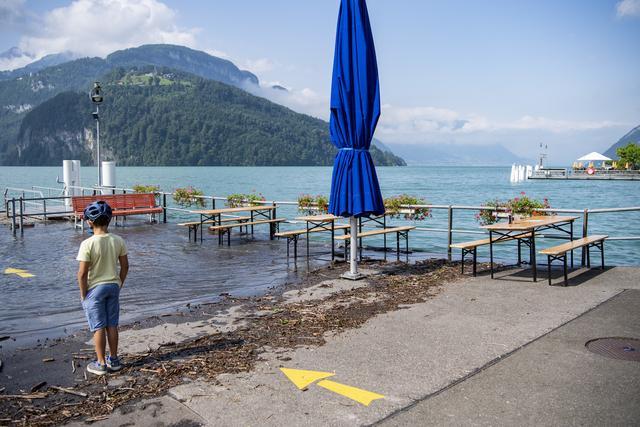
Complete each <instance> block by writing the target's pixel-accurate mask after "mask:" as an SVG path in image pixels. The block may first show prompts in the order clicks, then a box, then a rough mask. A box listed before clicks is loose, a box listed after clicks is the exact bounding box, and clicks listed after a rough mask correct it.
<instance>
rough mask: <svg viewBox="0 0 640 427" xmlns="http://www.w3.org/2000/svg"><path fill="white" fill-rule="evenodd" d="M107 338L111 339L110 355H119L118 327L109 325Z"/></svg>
mask: <svg viewBox="0 0 640 427" xmlns="http://www.w3.org/2000/svg"><path fill="white" fill-rule="evenodd" d="M107 340H109V356H111V357H118V327H117V326H109V327H107Z"/></svg>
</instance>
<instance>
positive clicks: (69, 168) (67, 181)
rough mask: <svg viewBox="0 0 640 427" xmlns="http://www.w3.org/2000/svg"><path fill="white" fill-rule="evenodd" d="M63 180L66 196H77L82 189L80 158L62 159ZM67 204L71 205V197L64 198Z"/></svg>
mask: <svg viewBox="0 0 640 427" xmlns="http://www.w3.org/2000/svg"><path fill="white" fill-rule="evenodd" d="M62 182H63V183H64V195H65V196H77V195H79V194H80V190H79V189H78V188H75V187H79V186H80V160H63V161H62ZM64 204H65V206H71V199H65V200H64Z"/></svg>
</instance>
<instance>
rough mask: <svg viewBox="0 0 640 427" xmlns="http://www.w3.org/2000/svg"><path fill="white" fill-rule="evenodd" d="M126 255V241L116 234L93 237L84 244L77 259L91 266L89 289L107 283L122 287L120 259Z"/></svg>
mask: <svg viewBox="0 0 640 427" xmlns="http://www.w3.org/2000/svg"><path fill="white" fill-rule="evenodd" d="M126 254H127V246H126V245H125V244H124V240H123V239H122V237H120V236H116V235H115V234H109V233H107V234H98V235H93V236H91V237H89V238H88V239H87V240H85V241H84V242H82V244H81V245H80V250H79V251H78V257H77V258H76V259H77V260H78V261H85V262H88V263H90V264H91V265H90V266H89V278H88V282H89V288H88V289H91V288H94V287H96V286H98V285H102V284H105V283H117V284H118V285H122V283H120V276H119V275H118V258H119V257H121V256H124V255H126Z"/></svg>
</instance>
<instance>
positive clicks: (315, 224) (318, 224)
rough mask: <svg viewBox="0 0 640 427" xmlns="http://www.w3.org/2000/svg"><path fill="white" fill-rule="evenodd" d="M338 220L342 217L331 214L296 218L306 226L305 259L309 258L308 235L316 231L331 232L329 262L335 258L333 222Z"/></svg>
mask: <svg viewBox="0 0 640 427" xmlns="http://www.w3.org/2000/svg"><path fill="white" fill-rule="evenodd" d="M340 218H342V217H339V216H335V215H333V214H322V215H306V216H299V217H297V218H296V220H297V221H304V222H305V223H306V225H307V258H308V257H309V233H313V232H317V231H330V232H331V260H333V259H334V258H335V255H336V252H335V235H336V229H335V222H336V220H337V219H340Z"/></svg>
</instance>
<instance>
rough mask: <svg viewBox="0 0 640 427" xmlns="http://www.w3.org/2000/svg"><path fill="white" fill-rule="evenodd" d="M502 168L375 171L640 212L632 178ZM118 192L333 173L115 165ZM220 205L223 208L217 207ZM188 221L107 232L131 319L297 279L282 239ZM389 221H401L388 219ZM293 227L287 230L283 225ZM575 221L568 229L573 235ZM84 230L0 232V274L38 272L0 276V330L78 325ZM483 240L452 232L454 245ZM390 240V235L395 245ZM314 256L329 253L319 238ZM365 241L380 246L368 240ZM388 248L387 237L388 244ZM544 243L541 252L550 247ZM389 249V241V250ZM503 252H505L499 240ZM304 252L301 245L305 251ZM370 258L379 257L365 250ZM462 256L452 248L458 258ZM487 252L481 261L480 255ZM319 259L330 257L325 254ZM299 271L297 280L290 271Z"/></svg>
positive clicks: (623, 254)
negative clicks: (126, 278)
mask: <svg viewBox="0 0 640 427" xmlns="http://www.w3.org/2000/svg"><path fill="white" fill-rule="evenodd" d="M509 173H510V168H509V167H403V168H391V167H383V168H378V176H379V179H380V185H381V188H382V192H383V195H384V196H385V197H387V196H392V195H397V194H401V193H408V194H412V195H415V196H419V197H423V198H424V199H425V200H426V202H427V203H431V204H438V205H449V204H451V205H481V204H482V203H483V202H484V201H486V200H489V199H494V198H501V199H507V198H512V197H515V196H518V195H519V194H520V193H521V192H522V191H524V192H526V194H527V195H529V196H531V197H535V198H539V199H542V198H545V197H547V198H549V200H550V203H551V205H552V206H553V207H555V208H567V209H585V208H589V209H594V208H615V207H631V206H640V183H639V182H637V181H636V182H633V181H610V182H609V181H542V180H539V181H528V182H524V183H518V184H512V183H510V182H509ZM56 176H62V168H61V167H41V168H31V167H29V168H26V167H0V188H2V189H3V190H4V188H6V187H18V188H31V186H34V185H37V186H47V187H58V188H60V187H61V186H60V185H59V184H56ZM96 181H97V170H96V168H92V167H86V168H83V169H82V184H83V185H84V186H91V185H92V184H95V182H96ZM117 184H118V186H119V187H131V186H133V185H134V184H147V185H151V184H153V185H159V186H160V187H161V188H162V189H163V190H165V191H172V190H173V189H175V188H176V187H184V186H188V185H193V186H194V187H196V188H198V189H200V190H203V191H204V193H205V194H207V195H215V196H226V195H228V194H230V193H249V192H253V191H256V192H259V193H262V194H263V195H264V196H265V197H266V198H267V199H268V200H278V201H295V200H296V199H297V197H298V195H300V194H301V193H310V194H325V195H328V192H329V187H330V184H331V168H328V167H264V168H262V167H175V168H174V167H128V168H125V167H122V168H118V169H117ZM218 206H221V202H218ZM475 213H476V212H475V211H455V214H454V227H455V228H456V229H466V230H475V231H478V223H477V222H476V221H475V219H474V214H475ZM297 215H298V212H297V211H296V209H295V207H292V206H283V207H281V208H279V209H278V216H279V217H282V216H284V217H286V218H294V217H295V216H297ZM185 218H193V217H189V216H187V215H185V214H179V213H175V212H174V213H172V214H171V215H170V217H169V224H167V225H162V224H158V225H154V226H149V225H147V224H144V222H143V219H139V220H131V221H127V226H126V227H124V228H122V227H119V228H118V229H116V230H115V232H116V233H118V234H121V235H123V236H124V237H125V239H127V242H128V243H129V246H130V250H131V254H132V267H133V268H132V271H131V280H130V286H129V287H128V288H127V289H126V291H125V292H123V316H124V318H125V319H134V318H136V317H139V316H145V315H149V314H150V313H153V312H157V311H158V310H162V309H166V308H170V307H175V306H178V305H182V304H186V303H187V302H190V301H212V300H215V299H216V298H218V295H219V294H220V293H223V292H229V293H232V294H236V295H250V294H258V293H261V292H264V291H265V290H266V289H268V288H269V287H270V286H274V285H278V284H280V283H283V282H284V281H286V280H292V279H293V278H295V275H296V272H294V271H293V269H292V266H291V265H290V264H287V262H286V259H285V253H286V247H285V246H286V244H285V243H284V241H282V242H278V241H274V242H270V241H269V240H268V237H266V236H264V234H260V233H259V234H258V235H257V236H256V239H255V240H254V241H251V242H249V241H248V240H244V241H236V242H233V244H232V246H231V248H226V247H224V248H219V247H218V245H217V241H216V240H215V238H214V237H211V236H209V237H208V239H207V240H205V242H204V243H203V244H200V243H199V242H198V243H193V242H189V241H188V239H187V233H186V230H184V229H181V228H179V227H177V226H176V225H175V223H176V222H178V220H181V219H185ZM394 223H404V221H398V220H394ZM446 224H447V212H446V210H435V211H434V212H433V217H432V218H429V219H427V220H426V221H423V222H420V223H417V224H416V225H417V226H419V227H428V228H446ZM291 227H295V228H299V227H300V225H289V224H287V225H284V226H283V228H291ZM581 227H582V223H581V220H578V221H577V222H576V231H577V234H579V233H580V232H581ZM589 233H590V234H594V233H598V234H599V233H603V234H608V235H610V236H613V237H622V236H638V235H640V212H628V213H607V214H593V215H590V217H589ZM83 238H86V234H82V233H81V232H80V231H76V230H74V229H73V227H72V226H71V225H70V224H68V223H50V224H48V225H38V226H36V227H35V228H32V229H26V230H25V234H24V237H20V236H19V235H18V236H17V237H15V238H14V237H13V236H12V234H11V231H10V230H9V228H8V227H2V226H0V268H2V269H3V270H4V269H5V268H9V267H14V268H25V269H28V270H29V271H30V272H32V273H33V274H35V275H36V277H35V278H33V279H21V278H19V277H17V276H15V275H3V276H0V283H1V284H0V335H4V334H11V335H18V336H20V335H32V336H33V335H34V334H35V333H36V332H38V331H40V332H42V331H51V330H59V329H61V328H63V327H68V328H74V327H78V326H82V325H83V319H82V312H81V311H80V308H79V305H78V301H77V299H78V297H77V287H76V286H77V285H76V284H75V271H76V268H77V265H76V262H75V261H74V259H75V255H76V250H77V247H78V245H79V243H80V241H81V240H82V239H83ZM476 238H479V237H478V235H466V234H456V235H455V236H454V239H455V240H456V241H461V240H470V239H476ZM446 239H447V235H446V233H438V232H434V231H425V232H419V231H416V232H413V233H412V235H411V241H410V245H411V249H412V250H414V251H415V252H414V254H413V255H412V257H413V258H416V259H419V258H421V257H423V258H424V257H427V256H438V257H444V256H446V246H447V240H446ZM393 240H394V239H391V241H392V242H393ZM316 241H317V242H319V243H318V244H316V246H315V248H314V251H315V252H316V253H317V252H318V251H320V250H322V251H324V252H325V253H326V244H327V241H326V239H324V240H323V239H322V238H321V237H320V238H316ZM366 243H368V244H369V245H370V246H373V247H376V246H381V245H382V240H381V239H377V240H376V239H371V240H368V241H367V242H366ZM393 243H395V242H393ZM557 243H558V241H557V240H556V241H553V240H548V241H544V240H542V241H541V242H540V243H538V246H539V247H544V246H549V245H552V244H557ZM392 246H393V244H392ZM503 246H507V245H503ZM302 247H304V246H302ZM370 254H371V255H372V256H374V257H375V256H377V257H380V256H381V254H379V253H375V252H370ZM455 255H456V256H459V254H458V253H456V254H455ZM481 255H486V254H481ZM606 256H607V263H608V264H609V265H640V240H635V241H615V240H614V241H609V242H607V255H606ZM498 257H499V258H500V259H502V260H504V261H512V260H513V259H514V251H513V248H507V247H503V248H500V249H499V250H498ZM324 260H326V255H325V257H324ZM298 274H299V273H298Z"/></svg>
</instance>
